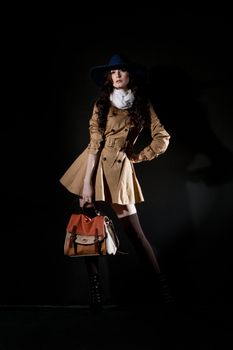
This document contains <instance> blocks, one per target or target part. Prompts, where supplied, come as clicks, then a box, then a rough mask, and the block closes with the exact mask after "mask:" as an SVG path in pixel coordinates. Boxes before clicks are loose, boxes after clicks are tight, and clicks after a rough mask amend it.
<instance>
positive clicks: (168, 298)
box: [157, 272, 175, 305]
mask: <svg viewBox="0 0 233 350" xmlns="http://www.w3.org/2000/svg"><path fill="white" fill-rule="evenodd" d="M157 276H158V284H159V291H160V296H161V299H162V303H163V304H165V305H174V304H175V300H174V297H173V295H172V292H171V289H170V287H169V285H168V282H167V278H166V276H165V274H164V273H162V272H160V273H158V274H157Z"/></svg>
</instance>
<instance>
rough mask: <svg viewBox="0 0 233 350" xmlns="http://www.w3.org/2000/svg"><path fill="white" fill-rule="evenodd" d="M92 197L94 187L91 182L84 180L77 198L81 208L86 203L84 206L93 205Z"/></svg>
mask: <svg viewBox="0 0 233 350" xmlns="http://www.w3.org/2000/svg"><path fill="white" fill-rule="evenodd" d="M93 198H94V188H93V185H92V183H91V182H89V181H88V182H85V181H84V184H83V193H82V196H81V197H80V199H79V204H80V207H81V208H83V207H84V205H85V204H86V207H87V208H89V207H93V205H94V204H93Z"/></svg>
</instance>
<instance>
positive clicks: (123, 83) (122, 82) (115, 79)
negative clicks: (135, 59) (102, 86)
mask: <svg viewBox="0 0 233 350" xmlns="http://www.w3.org/2000/svg"><path fill="white" fill-rule="evenodd" d="M111 78H112V84H113V86H114V88H116V89H124V90H126V89H127V86H128V84H129V72H127V71H126V70H124V69H113V70H111Z"/></svg>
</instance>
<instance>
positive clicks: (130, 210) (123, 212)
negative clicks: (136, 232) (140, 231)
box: [111, 203, 137, 218]
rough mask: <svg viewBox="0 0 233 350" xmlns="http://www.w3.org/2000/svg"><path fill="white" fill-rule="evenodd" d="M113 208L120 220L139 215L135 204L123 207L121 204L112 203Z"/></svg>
mask: <svg viewBox="0 0 233 350" xmlns="http://www.w3.org/2000/svg"><path fill="white" fill-rule="evenodd" d="M111 206H112V208H113V210H114V211H115V213H116V215H117V216H118V218H123V217H125V216H129V215H132V214H136V213H137V209H136V207H135V205H134V204H125V205H121V204H116V203H112V204H111Z"/></svg>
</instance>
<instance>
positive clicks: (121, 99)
mask: <svg viewBox="0 0 233 350" xmlns="http://www.w3.org/2000/svg"><path fill="white" fill-rule="evenodd" d="M110 101H111V102H112V105H113V106H115V107H117V108H119V109H128V108H130V107H132V105H133V101H134V94H133V93H132V91H131V90H130V89H129V90H127V91H125V90H124V89H114V90H113V92H112V93H111V94H110Z"/></svg>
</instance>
